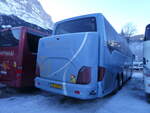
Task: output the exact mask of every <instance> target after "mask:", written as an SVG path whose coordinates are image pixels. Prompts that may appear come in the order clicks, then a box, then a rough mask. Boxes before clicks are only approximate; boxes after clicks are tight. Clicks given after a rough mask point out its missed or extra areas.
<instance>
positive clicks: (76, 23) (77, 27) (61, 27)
mask: <svg viewBox="0 0 150 113" xmlns="http://www.w3.org/2000/svg"><path fill="white" fill-rule="evenodd" d="M96 31H97V26H96V18H95V17H89V18H82V19H76V20H71V21H67V22H63V23H60V24H58V25H57V26H56V30H55V35H60V34H67V33H78V32H96Z"/></svg>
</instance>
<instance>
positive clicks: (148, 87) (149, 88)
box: [143, 24, 150, 102]
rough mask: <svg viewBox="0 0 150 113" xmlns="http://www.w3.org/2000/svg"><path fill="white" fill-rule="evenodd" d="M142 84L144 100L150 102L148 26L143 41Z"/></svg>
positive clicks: (149, 42) (149, 37)
mask: <svg viewBox="0 0 150 113" xmlns="http://www.w3.org/2000/svg"><path fill="white" fill-rule="evenodd" d="M143 47H144V49H143V51H144V52H143V53H144V55H143V57H144V62H143V64H144V84H145V93H146V99H147V101H148V102H150V62H149V61H150V52H149V50H150V24H149V25H147V26H146V30H145V39H144V46H143Z"/></svg>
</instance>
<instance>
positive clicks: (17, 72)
mask: <svg viewBox="0 0 150 113" xmlns="http://www.w3.org/2000/svg"><path fill="white" fill-rule="evenodd" d="M16 75H17V76H16V77H17V79H21V75H22V67H18V68H17V70H16Z"/></svg>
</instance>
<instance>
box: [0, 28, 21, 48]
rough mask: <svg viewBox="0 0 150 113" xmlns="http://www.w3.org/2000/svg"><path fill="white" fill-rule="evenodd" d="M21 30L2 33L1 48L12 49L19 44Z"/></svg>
mask: <svg viewBox="0 0 150 113" xmlns="http://www.w3.org/2000/svg"><path fill="white" fill-rule="evenodd" d="M20 35H21V29H9V30H5V31H1V32H0V47H12V46H17V45H18V44H19V39H20Z"/></svg>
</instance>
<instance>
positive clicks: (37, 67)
mask: <svg viewBox="0 0 150 113" xmlns="http://www.w3.org/2000/svg"><path fill="white" fill-rule="evenodd" d="M35 74H36V75H37V76H39V75H40V66H39V64H37V65H36V71H35Z"/></svg>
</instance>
